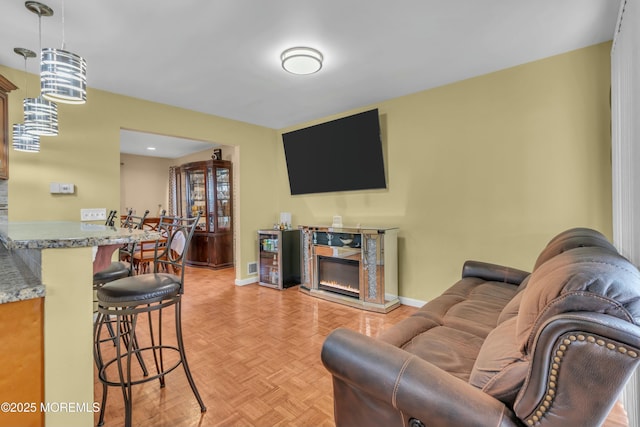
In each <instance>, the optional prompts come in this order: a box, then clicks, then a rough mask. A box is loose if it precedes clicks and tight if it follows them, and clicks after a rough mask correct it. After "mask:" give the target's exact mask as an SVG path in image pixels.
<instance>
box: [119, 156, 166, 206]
mask: <svg viewBox="0 0 640 427" xmlns="http://www.w3.org/2000/svg"><path fill="white" fill-rule="evenodd" d="M171 165H173V160H171V159H164V158H160V157H148V156H136V155H133V154H121V155H120V203H119V204H118V213H120V214H124V213H125V212H127V211H128V210H129V209H133V210H134V213H136V214H138V215H142V213H143V212H144V211H145V210H148V211H149V215H148V216H150V217H154V216H158V211H159V209H160V207H161V209H167V207H168V200H169V198H168V188H169V166H171Z"/></svg>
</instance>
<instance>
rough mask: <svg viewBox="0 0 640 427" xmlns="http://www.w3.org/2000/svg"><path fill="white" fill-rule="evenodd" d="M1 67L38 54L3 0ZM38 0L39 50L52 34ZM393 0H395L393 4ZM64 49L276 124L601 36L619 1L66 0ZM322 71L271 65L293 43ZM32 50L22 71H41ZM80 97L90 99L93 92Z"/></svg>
mask: <svg viewBox="0 0 640 427" xmlns="http://www.w3.org/2000/svg"><path fill="white" fill-rule="evenodd" d="M0 2H1V6H0V64H3V65H6V66H9V67H13V68H17V69H23V67H24V62H23V59H22V58H21V57H19V56H17V55H16V54H14V53H13V48H14V47H18V46H19V47H26V48H30V49H32V50H34V51H38V50H39V48H38V18H37V16H36V15H34V14H33V13H31V12H29V11H28V10H27V9H26V8H25V7H24V1H23V0H0ZM62 2H63V0H44V3H45V4H47V5H48V6H50V7H51V8H53V9H54V16H52V17H44V18H42V45H43V47H60V46H61V43H62V19H61V15H62V13H61V12H62ZM392 5H393V6H392ZM64 6H65V26H64V27H65V39H66V48H67V49H68V50H71V51H74V52H76V53H78V54H80V55H83V56H84V57H85V58H86V60H87V64H88V73H87V74H88V84H89V86H90V87H93V88H98V89H102V90H106V91H110V92H115V93H119V94H125V95H128V96H133V97H137V98H142V99H147V100H151V101H156V102H161V103H166V104H171V105H175V106H178V107H183V108H187V109H191V110H195V111H200V112H204V113H209V114H214V115H217V116H222V117H227V118H231V119H236V120H240V121H243V122H248V123H253V124H257V125H262V126H267V127H270V128H274V129H281V128H284V127H288V126H291V125H295V124H299V123H303V122H306V121H309V120H313V119H317V118H320V117H324V116H328V115H331V114H336V113H340V112H343V111H346V110H349V109H352V108H358V107H362V106H366V105H370V104H373V103H376V102H379V101H383V100H386V99H390V98H394V97H397V96H401V95H405V94H409V93H414V92H418V91H421V90H425V89H429V88H433V87H437V86H441V85H444V84H447V83H451V82H454V81H458V80H462V79H466V78H469V77H473V76H477V75H481V74H486V73H490V72H493V71H496V70H500V69H504V68H507V67H511V66H515V65H518V64H522V63H526V62H530V61H534V60H537V59H540V58H544V57H548V56H552V55H556V54H560V53H563V52H567V51H570V50H574V49H578V48H581V47H585V46H589V45H592V44H595V43H600V42H603V41H607V40H611V39H612V38H613V35H614V28H615V23H616V18H617V15H618V11H619V7H620V0H401V1H398V2H390V1H388V0H324V1H311V0H269V1H266V0H216V1H207V0H199V1H197V0H180V1H170V0H156V1H150V0H64ZM299 45H303V46H311V47H314V48H316V49H319V50H320V51H322V53H323V54H324V57H325V62H324V65H323V68H322V70H321V71H320V72H319V73H317V74H313V75H308V76H295V75H292V74H289V73H287V72H285V71H284V70H283V69H282V68H281V65H280V60H279V56H280V53H281V52H282V51H283V50H285V49H286V48H289V47H293V46H299ZM37 68H38V66H37V65H36V61H35V60H31V62H29V64H28V69H29V71H30V72H32V73H36V72H37ZM88 102H91V100H90V99H89V101H88Z"/></svg>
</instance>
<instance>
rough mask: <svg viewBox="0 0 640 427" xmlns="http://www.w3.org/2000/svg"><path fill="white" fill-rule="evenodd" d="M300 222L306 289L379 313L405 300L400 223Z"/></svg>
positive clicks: (312, 292)
mask: <svg viewBox="0 0 640 427" xmlns="http://www.w3.org/2000/svg"><path fill="white" fill-rule="evenodd" d="M299 228H300V230H301V233H302V271H301V275H302V277H301V281H302V283H301V285H300V290H301V291H302V292H305V293H308V294H310V295H312V296H315V297H318V298H323V299H326V300H328V301H333V302H338V303H341V304H345V305H349V306H352V307H356V308H361V309H364V310H370V311H377V312H380V313H387V312H389V311H391V310H393V309H394V308H396V307H398V306H399V305H400V300H399V299H398V255H397V254H398V251H397V248H398V244H397V236H398V233H397V231H398V230H397V228H369V227H367V228H361V227H354V228H348V227H343V228H335V227H323V226H300V227H299Z"/></svg>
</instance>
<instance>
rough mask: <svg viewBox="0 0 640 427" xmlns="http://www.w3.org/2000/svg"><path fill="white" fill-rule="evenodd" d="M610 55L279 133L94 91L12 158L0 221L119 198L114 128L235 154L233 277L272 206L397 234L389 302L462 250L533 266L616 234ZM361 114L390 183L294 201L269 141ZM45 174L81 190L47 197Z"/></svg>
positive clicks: (549, 64) (502, 75) (565, 58)
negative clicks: (563, 248)
mask: <svg viewBox="0 0 640 427" xmlns="http://www.w3.org/2000/svg"><path fill="white" fill-rule="evenodd" d="M609 51H610V43H604V44H600V45H596V46H592V47H588V48H585V49H581V50H577V51H574V52H570V53H567V54H564V55H559V56H556V57H552V58H547V59H544V60H541V61H536V62H533V63H529V64H525V65H522V66H518V67H514V68H510V69H507V70H503V71H499V72H496V73H492V74H488V75H485V76H480V77H477V78H473V79H469V80H465V81H462V82H458V83H455V84H451V85H447V86H443V87H440V88H436V89H432V90H428V91H424V92H420V93H416V94H413V95H408V96H404V97H401V98H396V99H392V100H389V101H385V102H381V103H379V104H376V105H371V106H366V107H362V108H360V109H358V110H353V111H349V112H344V113H342V114H340V115H338V116H332V117H325V118H320V119H318V120H316V121H314V122H313V123H305V124H301V125H299V126H296V127H295V128H293V127H292V128H288V129H284V130H281V131H278V132H276V131H274V130H271V129H266V128H263V127H259V126H253V125H249V124H246V123H241V122H236V121H232V120H227V119H223V118H220V117H215V116H210V115H205V114H199V113H195V112H191V111H187V110H183V109H179V108H174V107H170V106H166V105H161V104H156V103H151V102H146V101H142V100H138V99H133V98H128V97H124V96H119V95H114V94H110V93H106V92H102V91H97V90H91V91H90V92H89V101H88V103H87V105H85V106H61V107H60V111H59V115H60V128H61V134H60V136H58V137H56V138H43V143H42V145H43V150H42V153H40V155H38V156H33V155H29V154H23V153H16V152H13V151H12V152H11V166H10V167H11V170H10V173H11V179H10V181H9V182H10V185H9V202H10V206H11V208H10V210H9V219H10V220H12V221H16V220H38V219H54V220H55V219H66V220H77V219H78V216H79V214H78V211H79V210H80V208H81V207H94V206H105V205H107V206H109V205H112V206H113V205H117V203H118V201H119V188H120V186H119V129H120V128H121V127H122V128H127V129H134V130H141V131H147V132H153V133H159V134H166V135H171V136H179V137H187V138H193V139H198V140H204V141H211V142H212V143H217V144H226V145H230V146H235V154H236V155H237V157H236V158H237V161H235V162H234V170H235V175H236V178H237V179H238V184H237V187H238V189H239V199H238V200H237V203H236V204H235V206H234V207H235V209H236V211H237V212H239V221H238V222H236V226H237V227H236V230H235V231H236V234H237V236H239V239H238V240H239V241H237V244H238V243H239V244H240V249H239V252H240V255H239V262H238V263H237V267H238V268H237V272H236V276H237V277H238V278H246V277H247V275H246V263H247V262H250V261H254V260H255V259H256V237H255V232H256V230H257V229H259V228H264V227H265V226H269V225H270V224H272V223H273V222H274V221H275V220H276V219H277V217H278V213H279V212H281V211H288V212H292V214H293V222H294V224H295V225H298V224H328V223H330V222H331V217H332V216H333V215H334V214H339V215H342V216H343V222H344V223H345V224H347V225H350V224H356V223H361V224H363V225H384V226H398V227H400V233H399V236H400V237H399V239H400V241H399V258H400V261H399V271H400V280H399V286H400V295H401V296H404V297H408V298H414V299H419V300H429V299H431V298H433V297H434V296H436V295H437V294H439V293H440V292H442V290H444V289H445V288H446V287H448V286H449V285H451V284H452V283H453V281H454V280H456V279H457V278H458V277H459V274H460V269H461V267H462V263H463V262H464V260H466V259H479V260H485V261H489V262H496V263H503V264H507V265H511V266H514V267H518V268H523V269H530V268H531V267H532V265H533V263H534V261H535V257H536V255H537V253H538V252H539V251H540V249H541V248H542V246H543V245H544V244H546V242H547V241H548V240H549V239H550V238H551V237H552V236H553V235H554V234H556V233H558V232H560V231H561V230H563V229H565V228H568V227H573V226H589V227H593V228H597V229H599V230H601V231H602V232H604V233H605V234H607V235H608V236H611V228H612V225H611V166H610V140H611V137H610V109H609V87H610V70H609V67H610V58H609ZM434 66H436V65H434ZM0 73H2V74H4V75H5V76H6V77H7V78H9V79H10V80H11V81H13V82H21V81H23V75H22V73H21V72H20V71H17V70H13V69H8V68H3V67H0ZM30 77H31V81H30V82H29V86H30V87H31V88H33V87H35V85H36V84H37V81H36V77H35V76H30ZM381 84H383V82H382V83H381ZM23 96H24V95H23V94H22V92H21V90H18V91H14V92H13V93H11V95H10V105H11V109H10V117H9V120H10V123H17V122H19V121H21V119H20V112H21V106H20V102H21V100H22V97H23ZM369 108H379V110H380V113H381V125H382V132H383V144H384V150H385V156H386V159H385V162H386V168H387V176H388V189H386V190H375V191H360V192H346V193H329V194H320V195H309V196H294V197H292V196H291V195H290V192H289V186H288V178H287V170H286V163H285V159H284V151H283V148H282V141H281V138H280V135H279V134H280V133H281V132H284V131H288V130H293V129H297V128H300V127H304V126H307V125H310V124H314V123H319V122H323V121H326V120H329V119H332V118H335V117H339V116H345V115H348V114H351V113H355V112H357V111H364V110H366V109H369ZM335 154H336V153H327V157H329V156H332V155H335ZM320 161H322V159H320ZM51 181H59V182H74V183H75V184H77V185H78V192H77V194H76V195H73V196H52V195H50V194H49V193H48V183H49V182H51Z"/></svg>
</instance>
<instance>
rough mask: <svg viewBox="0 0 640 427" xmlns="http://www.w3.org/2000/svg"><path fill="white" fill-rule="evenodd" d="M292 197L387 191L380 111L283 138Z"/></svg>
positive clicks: (365, 113)
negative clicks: (340, 192)
mask: <svg viewBox="0 0 640 427" xmlns="http://www.w3.org/2000/svg"><path fill="white" fill-rule="evenodd" d="M282 142H283V144H284V154H285V158H286V161H287V170H288V172H289V186H290V188H291V194H292V195H296V194H311V193H327V192H333V191H354V190H370V189H379V188H386V187H387V184H386V179H385V174H384V160H383V157H382V141H381V138H380V122H379V119H378V110H377V109H375V110H371V111H365V112H363V113H359V114H355V115H353V116H348V117H343V118H341V119H337V120H332V121H330V122H326V123H321V124H319V125H315V126H311V127H308V128H304V129H299V130H296V131H293V132H287V133H284V134H282Z"/></svg>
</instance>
